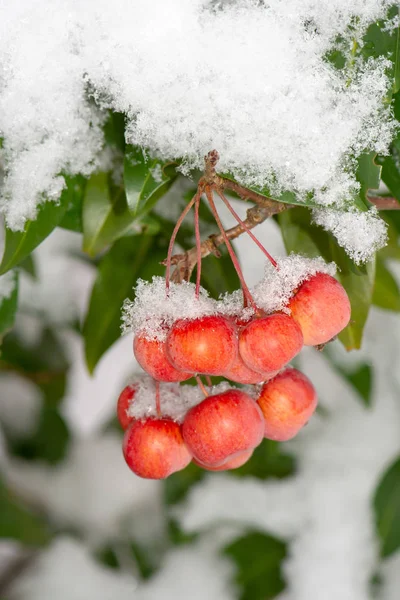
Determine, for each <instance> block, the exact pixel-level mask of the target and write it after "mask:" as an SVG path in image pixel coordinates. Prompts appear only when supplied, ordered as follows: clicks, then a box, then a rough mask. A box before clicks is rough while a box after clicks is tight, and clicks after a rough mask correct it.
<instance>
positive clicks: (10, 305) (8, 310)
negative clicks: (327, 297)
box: [0, 271, 18, 340]
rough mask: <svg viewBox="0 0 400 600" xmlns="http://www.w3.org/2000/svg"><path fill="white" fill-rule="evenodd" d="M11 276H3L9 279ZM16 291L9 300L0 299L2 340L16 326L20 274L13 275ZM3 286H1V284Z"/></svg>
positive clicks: (15, 272) (0, 331) (0, 335)
mask: <svg viewBox="0 0 400 600" xmlns="http://www.w3.org/2000/svg"><path fill="white" fill-rule="evenodd" d="M9 276H10V275H9V274H7V275H3V277H7V278H8V277H9ZM12 277H13V279H14V289H13V291H12V292H11V294H10V295H9V296H8V297H7V298H1V297H0V340H1V337H2V336H3V335H4V334H5V333H6V332H7V331H8V330H9V329H11V327H12V326H13V325H14V320H15V314H16V312H17V304H18V272H17V271H14V273H12ZM0 281H1V280H0ZM0 285H1V284H0Z"/></svg>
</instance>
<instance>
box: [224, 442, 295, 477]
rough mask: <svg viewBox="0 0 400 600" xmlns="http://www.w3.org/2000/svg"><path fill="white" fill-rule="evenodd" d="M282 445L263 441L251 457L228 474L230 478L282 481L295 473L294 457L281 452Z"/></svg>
mask: <svg viewBox="0 0 400 600" xmlns="http://www.w3.org/2000/svg"><path fill="white" fill-rule="evenodd" d="M282 448H283V445H282V444H279V443H278V442H274V441H272V440H267V439H264V440H263V441H262V443H261V444H260V445H259V446H258V447H257V448H256V449H255V450H254V452H253V456H252V457H251V458H250V460H249V461H247V463H245V464H244V465H243V466H242V467H240V468H239V469H235V470H232V471H231V472H230V474H231V476H232V477H256V478H257V479H269V478H271V477H273V478H277V479H283V478H284V477H289V476H290V475H293V474H294V473H295V471H296V460H295V457H294V456H293V455H291V454H289V453H284V452H282Z"/></svg>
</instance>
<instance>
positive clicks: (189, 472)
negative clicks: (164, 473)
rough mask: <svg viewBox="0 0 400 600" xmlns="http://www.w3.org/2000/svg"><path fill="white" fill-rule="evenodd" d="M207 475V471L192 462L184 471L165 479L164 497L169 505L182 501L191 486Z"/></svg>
mask: <svg viewBox="0 0 400 600" xmlns="http://www.w3.org/2000/svg"><path fill="white" fill-rule="evenodd" d="M205 476H206V471H205V470H204V469H201V468H200V467H198V466H197V465H195V464H194V463H190V464H189V465H188V466H187V467H186V468H185V469H183V470H182V471H177V472H176V473H173V474H172V475H170V476H169V477H168V478H167V479H165V480H164V482H163V484H164V499H165V502H166V504H167V505H170V504H176V503H177V502H181V501H182V500H183V499H184V498H185V497H186V495H187V494H188V492H189V491H190V489H191V487H192V486H193V485H195V484H196V483H199V481H201V480H202V479H203V478H204V477H205Z"/></svg>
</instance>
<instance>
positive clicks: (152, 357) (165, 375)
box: [133, 334, 192, 381]
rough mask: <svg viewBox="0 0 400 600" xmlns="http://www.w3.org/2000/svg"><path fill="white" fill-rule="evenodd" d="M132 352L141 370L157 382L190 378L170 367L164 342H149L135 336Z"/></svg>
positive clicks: (186, 374)
mask: <svg viewBox="0 0 400 600" xmlns="http://www.w3.org/2000/svg"><path fill="white" fill-rule="evenodd" d="M133 352H134V354H135V357H136V360H137V361H138V363H139V365H140V366H141V367H142V369H143V370H144V371H146V373H148V374H149V375H151V377H153V379H156V380H157V381H185V380H186V379H189V378H190V377H192V375H191V374H189V373H183V372H182V371H179V370H178V369H175V367H173V366H172V365H171V363H170V361H169V360H168V357H167V353H166V345H165V342H160V341H159V340H149V339H147V338H146V337H145V336H144V335H140V334H137V335H135V339H134V340H133Z"/></svg>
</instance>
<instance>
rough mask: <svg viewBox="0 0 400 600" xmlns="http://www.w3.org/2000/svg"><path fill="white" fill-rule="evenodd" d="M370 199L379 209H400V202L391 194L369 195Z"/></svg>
mask: <svg viewBox="0 0 400 600" xmlns="http://www.w3.org/2000/svg"><path fill="white" fill-rule="evenodd" d="M368 200H369V201H370V202H371V203H372V204H374V205H375V206H376V208H377V209H378V210H400V203H399V201H398V200H397V199H396V198H392V197H391V196H368Z"/></svg>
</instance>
